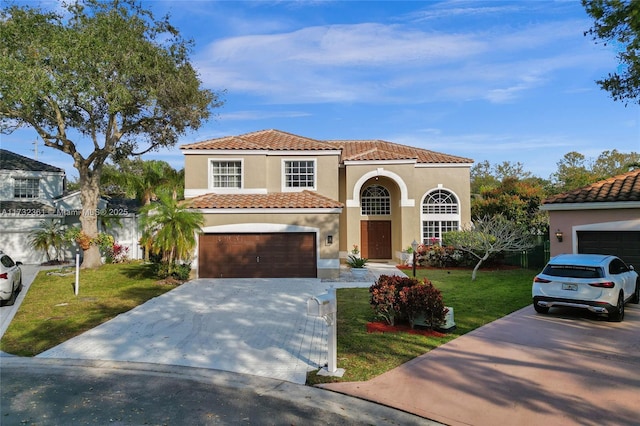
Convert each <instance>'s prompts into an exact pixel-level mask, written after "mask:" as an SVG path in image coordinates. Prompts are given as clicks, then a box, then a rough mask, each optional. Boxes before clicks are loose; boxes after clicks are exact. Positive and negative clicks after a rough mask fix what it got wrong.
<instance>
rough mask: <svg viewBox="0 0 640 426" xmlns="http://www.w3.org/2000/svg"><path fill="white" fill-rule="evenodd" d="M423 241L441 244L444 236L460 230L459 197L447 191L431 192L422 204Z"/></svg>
mask: <svg viewBox="0 0 640 426" xmlns="http://www.w3.org/2000/svg"><path fill="white" fill-rule="evenodd" d="M421 221H422V241H423V242H424V243H425V244H440V243H441V242H442V236H443V235H444V234H445V233H446V232H449V231H458V230H459V229H460V203H459V202H458V197H456V195H455V194H454V193H453V192H451V191H448V190H446V189H442V188H438V189H435V190H433V191H431V192H429V193H428V194H427V195H426V196H425V197H424V201H423V202H422V213H421Z"/></svg>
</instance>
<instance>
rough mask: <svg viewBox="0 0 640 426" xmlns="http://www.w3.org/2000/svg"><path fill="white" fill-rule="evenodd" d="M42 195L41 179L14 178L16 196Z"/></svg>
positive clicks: (32, 196)
mask: <svg viewBox="0 0 640 426" xmlns="http://www.w3.org/2000/svg"><path fill="white" fill-rule="evenodd" d="M39 196H40V179H38V178H13V197H14V198H38V197H39Z"/></svg>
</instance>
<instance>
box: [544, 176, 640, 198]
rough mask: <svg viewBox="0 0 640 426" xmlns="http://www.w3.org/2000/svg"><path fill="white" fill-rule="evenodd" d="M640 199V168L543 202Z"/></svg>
mask: <svg viewBox="0 0 640 426" xmlns="http://www.w3.org/2000/svg"><path fill="white" fill-rule="evenodd" d="M625 201H640V169H638V170H633V171H631V172H627V173H624V174H621V175H618V176H613V177H610V178H608V179H604V180H601V181H598V182H595V183H592V184H590V185H587V186H584V187H582V188H578V189H574V190H573V191H569V192H564V193H562V194H558V195H554V196H552V197H549V198H547V199H546V200H544V201H543V202H542V204H543V205H544V204H563V203H567V204H568V203H572V204H574V203H605V202H609V203H610V202H625Z"/></svg>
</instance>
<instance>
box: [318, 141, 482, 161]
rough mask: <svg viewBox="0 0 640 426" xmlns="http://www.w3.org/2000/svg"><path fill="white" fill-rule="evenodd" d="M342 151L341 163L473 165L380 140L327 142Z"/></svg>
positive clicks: (454, 158) (455, 157)
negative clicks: (386, 161)
mask: <svg viewBox="0 0 640 426" xmlns="http://www.w3.org/2000/svg"><path fill="white" fill-rule="evenodd" d="M328 143H330V144H332V145H334V146H336V147H337V148H340V149H342V161H366V160H369V161H372V160H413V159H415V160H416V161H417V162H418V163H437V164H442V163H447V164H449V163H473V160H471V159H470V158H464V157H457V156H454V155H448V154H442V153H440V152H435V151H429V150H427V149H422V148H415V147H411V146H407V145H400V144H397V143H393V142H387V141H382V140H344V141H340V140H337V141H328Z"/></svg>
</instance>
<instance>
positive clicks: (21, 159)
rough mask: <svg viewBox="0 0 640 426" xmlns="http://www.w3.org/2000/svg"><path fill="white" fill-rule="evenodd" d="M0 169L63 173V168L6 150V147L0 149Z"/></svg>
mask: <svg viewBox="0 0 640 426" xmlns="http://www.w3.org/2000/svg"><path fill="white" fill-rule="evenodd" d="M0 170H24V171H29V172H54V173H64V170H63V169H61V168H59V167H54V166H51V165H49V164H46V163H43V162H41V161H37V160H32V159H31V158H28V157H25V156H23V155H20V154H16V153H15V152H11V151H7V150H6V149H0Z"/></svg>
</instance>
